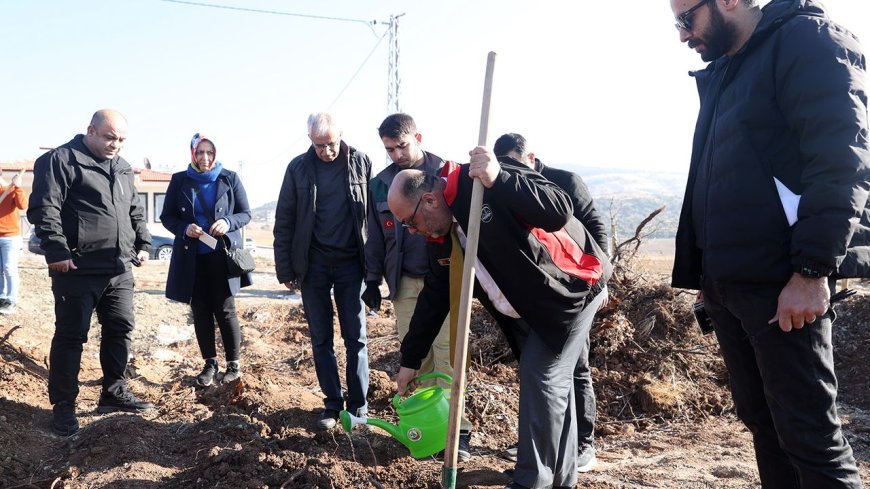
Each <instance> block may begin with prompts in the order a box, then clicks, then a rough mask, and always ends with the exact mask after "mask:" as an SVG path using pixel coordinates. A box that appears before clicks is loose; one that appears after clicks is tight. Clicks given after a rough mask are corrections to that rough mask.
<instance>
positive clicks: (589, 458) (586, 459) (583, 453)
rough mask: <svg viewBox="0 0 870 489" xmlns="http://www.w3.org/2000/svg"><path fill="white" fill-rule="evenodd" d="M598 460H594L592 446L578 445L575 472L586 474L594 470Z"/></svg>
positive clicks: (593, 448)
mask: <svg viewBox="0 0 870 489" xmlns="http://www.w3.org/2000/svg"><path fill="white" fill-rule="evenodd" d="M597 463H598V459H597V458H595V447H593V446H592V445H580V450H579V451H578V452H577V472H580V473H581V474H582V473H586V472H589V471H590V470H592V469H594V468H595V464H597Z"/></svg>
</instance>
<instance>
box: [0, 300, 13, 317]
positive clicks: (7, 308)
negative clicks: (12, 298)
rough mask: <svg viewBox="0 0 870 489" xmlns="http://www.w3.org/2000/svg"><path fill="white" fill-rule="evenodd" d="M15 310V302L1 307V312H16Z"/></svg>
mask: <svg viewBox="0 0 870 489" xmlns="http://www.w3.org/2000/svg"><path fill="white" fill-rule="evenodd" d="M7 302H8V301H7ZM15 311H16V309H15V304H13V303H11V302H10V303H9V304H7V305H5V306H2V307H0V314H15Z"/></svg>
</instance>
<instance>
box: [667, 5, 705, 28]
mask: <svg viewBox="0 0 870 489" xmlns="http://www.w3.org/2000/svg"><path fill="white" fill-rule="evenodd" d="M709 1H710V0H701V1H700V2H698V3H697V4H695V6H694V7H692V8H690V9H688V10H686V11H685V12H683V13H681V14H680V15H678V16H677V23H676V24H674V27H676V28H677V30H678V31H679V30H684V31H691V30H692V20H691V17H692V14H694V13H695V10H698V9H699V8H701V7H703V6H704V5H706V4H707V2H709Z"/></svg>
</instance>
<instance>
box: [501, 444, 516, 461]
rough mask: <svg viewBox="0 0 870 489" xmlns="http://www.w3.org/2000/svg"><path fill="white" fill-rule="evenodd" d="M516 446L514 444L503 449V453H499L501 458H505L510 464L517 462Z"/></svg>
mask: <svg viewBox="0 0 870 489" xmlns="http://www.w3.org/2000/svg"><path fill="white" fill-rule="evenodd" d="M517 445H518V444H517V443H514V444H513V445H511V446H509V447H507V448H505V449H504V451H503V452H501V456H502V457H503V458H505V459H506V460H510V461H511V462H516V461H517Z"/></svg>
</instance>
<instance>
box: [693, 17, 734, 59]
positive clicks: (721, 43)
mask: <svg viewBox="0 0 870 489" xmlns="http://www.w3.org/2000/svg"><path fill="white" fill-rule="evenodd" d="M704 34H705V36H704V37H705V39H704V47H706V49H705V50H704V52H702V53H701V59H702V60H704V61H713V60H715V59H719V58H720V57H722V56H724V55H725V54H726V53H727V52H728V51H730V50H731V49H732V48H733V47H734V44H735V43H736V42H737V27H735V26H734V25H731V24H728V23H727V22H725V17H723V16H722V12H719V7H718V6H717V5H716V4H715V3H713V4H712V5H711V6H710V26H709V28H708V29H707V32H705V33H704Z"/></svg>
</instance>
